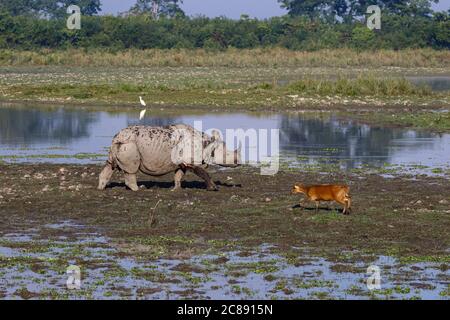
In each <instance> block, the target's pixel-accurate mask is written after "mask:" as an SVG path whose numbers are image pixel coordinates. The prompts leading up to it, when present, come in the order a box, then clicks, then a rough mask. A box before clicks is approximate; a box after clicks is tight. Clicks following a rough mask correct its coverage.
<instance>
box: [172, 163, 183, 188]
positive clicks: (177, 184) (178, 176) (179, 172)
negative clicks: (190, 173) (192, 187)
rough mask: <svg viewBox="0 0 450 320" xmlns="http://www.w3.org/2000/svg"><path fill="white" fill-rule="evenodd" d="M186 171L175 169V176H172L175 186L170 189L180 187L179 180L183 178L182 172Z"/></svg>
mask: <svg viewBox="0 0 450 320" xmlns="http://www.w3.org/2000/svg"><path fill="white" fill-rule="evenodd" d="M185 173H186V170H185V169H181V168H180V169H177V171H175V177H174V181H175V186H174V187H173V189H172V191H175V190H178V189H181V181H182V180H183V177H184V174H185Z"/></svg>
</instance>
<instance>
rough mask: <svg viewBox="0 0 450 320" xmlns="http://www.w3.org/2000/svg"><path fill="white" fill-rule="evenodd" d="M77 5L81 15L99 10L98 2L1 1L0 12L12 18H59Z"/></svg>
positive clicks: (64, 0) (80, 0)
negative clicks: (21, 16)
mask: <svg viewBox="0 0 450 320" xmlns="http://www.w3.org/2000/svg"><path fill="white" fill-rule="evenodd" d="M71 4H73V5H77V6H79V7H80V9H81V13H82V14H83V15H88V16H91V15H95V14H97V13H98V12H99V11H100V9H101V3H100V0H58V1H55V0H1V2H0V10H5V11H6V12H8V13H9V14H11V15H12V16H20V15H34V16H37V17H40V16H45V17H50V18H61V17H64V16H66V15H67V8H68V7H69V6H70V5H71Z"/></svg>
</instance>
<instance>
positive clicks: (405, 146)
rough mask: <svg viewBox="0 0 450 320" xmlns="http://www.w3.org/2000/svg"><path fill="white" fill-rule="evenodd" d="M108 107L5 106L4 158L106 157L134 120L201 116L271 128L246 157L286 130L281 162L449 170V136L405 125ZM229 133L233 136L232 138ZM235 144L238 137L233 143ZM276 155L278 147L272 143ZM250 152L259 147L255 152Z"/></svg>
mask: <svg viewBox="0 0 450 320" xmlns="http://www.w3.org/2000/svg"><path fill="white" fill-rule="evenodd" d="M139 111H140V109H139V108H136V111H135V112H116V113H108V112H104V111H85V110H83V109H73V108H69V109H68V108H62V107H61V108H60V107H52V108H46V109H43V108H31V107H10V106H9V107H8V106H6V105H3V106H2V105H0V160H3V161H7V162H51V163H80V164H85V163H101V162H103V161H104V160H105V158H106V153H107V149H108V147H109V146H110V143H111V140H112V137H113V136H114V135H115V134H116V133H117V132H118V131H119V130H121V129H122V128H125V127H127V126H129V125H136V124H146V125H158V126H159V125H168V124H172V123H187V124H191V125H193V124H194V122H195V121H199V120H201V121H202V126H203V129H204V130H208V129H212V128H217V129H220V130H221V131H222V132H223V133H224V134H225V132H226V129H243V130H249V129H255V130H256V132H257V133H258V134H260V133H261V132H262V131H261V130H263V129H266V130H268V137H267V139H266V140H264V139H260V141H259V143H257V144H255V143H253V144H252V143H248V140H247V143H246V145H244V147H245V149H246V151H245V153H244V156H246V159H248V160H253V161H258V160H261V157H260V156H259V155H258V152H262V149H261V148H262V146H263V145H264V146H265V145H268V143H269V141H270V137H271V136H272V134H271V131H270V130H273V129H279V130H280V131H279V137H280V138H279V149H280V157H281V160H282V161H286V162H288V163H289V164H290V165H294V166H301V165H314V164H318V163H320V164H333V165H336V166H337V167H338V168H339V169H353V168H360V167H364V166H378V167H384V166H401V167H408V168H409V169H408V170H410V169H411V168H412V169H413V170H414V171H417V172H420V173H422V172H425V173H427V172H428V173H429V172H430V171H431V170H432V169H433V168H443V169H444V170H448V167H449V161H448V159H449V154H450V135H449V134H436V133H430V132H424V131H415V130H409V129H402V128H387V127H380V126H369V125H365V124H359V123H357V122H354V121H345V120H339V119H338V118H337V117H335V116H333V115H316V116H311V115H304V114H299V115H293V114H290V115H288V114H262V115H261V114H243V113H235V114H233V113H231V114H230V113H228V114H219V113H211V114H201V115H180V116H174V115H167V116H165V115H161V114H160V113H158V115H155V114H154V113H153V112H152V110H151V109H149V110H147V114H146V118H145V119H144V120H143V121H139V119H138V117H139ZM225 138H226V137H225ZM229 144H230V145H232V144H234V145H235V144H236V141H231V142H229ZM268 150H269V154H270V153H271V152H272V151H274V150H275V148H273V147H271V146H269V147H268ZM250 152H255V153H254V154H251V153H250Z"/></svg>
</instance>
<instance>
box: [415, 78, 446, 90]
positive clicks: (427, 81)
mask: <svg viewBox="0 0 450 320" xmlns="http://www.w3.org/2000/svg"><path fill="white" fill-rule="evenodd" d="M406 79H407V80H409V81H411V82H412V83H413V84H415V85H419V86H423V85H424V86H428V87H430V88H431V90H433V91H448V90H450V77H449V76H415V77H411V76H409V77H406Z"/></svg>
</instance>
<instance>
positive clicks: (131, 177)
mask: <svg viewBox="0 0 450 320" xmlns="http://www.w3.org/2000/svg"><path fill="white" fill-rule="evenodd" d="M115 156H116V157H115V158H116V162H117V165H118V166H119V167H120V169H121V170H122V171H123V172H124V174H125V185H126V186H127V187H128V188H130V189H131V190H133V191H138V190H139V188H138V185H137V177H136V173H137V172H138V171H139V166H140V164H141V157H140V154H139V150H138V148H137V146H136V144H135V143H134V142H130V143H124V144H120V145H118V146H117V147H116V155H115Z"/></svg>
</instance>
